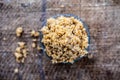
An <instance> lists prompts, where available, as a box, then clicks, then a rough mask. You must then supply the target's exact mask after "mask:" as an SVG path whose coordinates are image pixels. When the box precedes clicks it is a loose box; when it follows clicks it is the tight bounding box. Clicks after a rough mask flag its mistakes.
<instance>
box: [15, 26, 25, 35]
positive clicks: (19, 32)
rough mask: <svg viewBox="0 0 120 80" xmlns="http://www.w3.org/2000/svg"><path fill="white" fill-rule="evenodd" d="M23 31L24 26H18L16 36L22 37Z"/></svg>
mask: <svg viewBox="0 0 120 80" xmlns="http://www.w3.org/2000/svg"><path fill="white" fill-rule="evenodd" d="M22 33H23V28H22V27H18V28H17V29H16V36H17V37H20V36H21V35H22Z"/></svg>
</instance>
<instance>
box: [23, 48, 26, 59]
mask: <svg viewBox="0 0 120 80" xmlns="http://www.w3.org/2000/svg"><path fill="white" fill-rule="evenodd" d="M22 53H23V56H24V57H25V58H26V57H27V49H23V50H22Z"/></svg>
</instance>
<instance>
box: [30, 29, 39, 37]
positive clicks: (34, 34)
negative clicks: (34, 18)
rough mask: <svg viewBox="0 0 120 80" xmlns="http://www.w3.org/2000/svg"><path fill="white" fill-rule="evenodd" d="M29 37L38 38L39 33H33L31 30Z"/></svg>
mask: <svg viewBox="0 0 120 80" xmlns="http://www.w3.org/2000/svg"><path fill="white" fill-rule="evenodd" d="M31 36H33V37H38V36H39V32H37V31H35V30H32V31H31Z"/></svg>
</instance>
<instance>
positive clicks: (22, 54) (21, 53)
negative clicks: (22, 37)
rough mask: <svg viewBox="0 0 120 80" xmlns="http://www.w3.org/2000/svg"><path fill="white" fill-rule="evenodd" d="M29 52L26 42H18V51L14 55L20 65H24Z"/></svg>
mask: <svg viewBox="0 0 120 80" xmlns="http://www.w3.org/2000/svg"><path fill="white" fill-rule="evenodd" d="M27 51H28V50H27V48H26V47H25V42H18V47H17V48H16V51H15V53H14V56H15V58H16V61H17V62H18V63H20V62H22V63H24V60H25V58H26V57H27V54H28V53H27Z"/></svg>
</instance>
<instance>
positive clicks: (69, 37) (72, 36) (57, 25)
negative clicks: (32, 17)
mask: <svg viewBox="0 0 120 80" xmlns="http://www.w3.org/2000/svg"><path fill="white" fill-rule="evenodd" d="M41 31H42V34H43V38H42V43H44V45H45V50H46V54H47V55H48V56H49V57H51V58H52V63H62V62H64V63H67V62H69V63H73V62H74V60H75V59H77V58H78V57H80V56H84V55H86V54H87V53H88V52H87V51H86V48H87V47H88V35H87V32H86V29H85V28H84V26H83V24H82V22H81V21H79V20H77V19H75V18H74V17H64V16H60V17H57V18H49V19H47V23H46V26H44V27H43V28H42V29H41Z"/></svg>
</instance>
